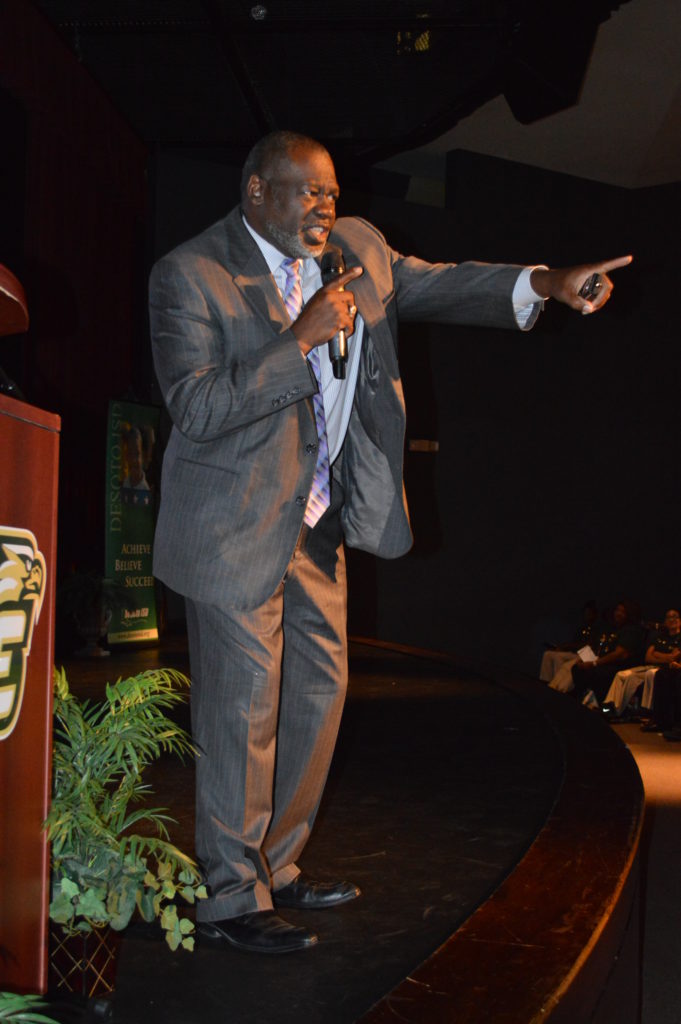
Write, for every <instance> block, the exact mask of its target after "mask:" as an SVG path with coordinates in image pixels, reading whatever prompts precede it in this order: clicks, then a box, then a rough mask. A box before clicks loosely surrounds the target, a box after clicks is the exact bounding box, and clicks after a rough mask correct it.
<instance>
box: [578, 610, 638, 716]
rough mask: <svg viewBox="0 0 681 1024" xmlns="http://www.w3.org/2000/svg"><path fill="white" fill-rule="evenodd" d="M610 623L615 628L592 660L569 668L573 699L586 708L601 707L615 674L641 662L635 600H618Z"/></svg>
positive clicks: (579, 662)
mask: <svg viewBox="0 0 681 1024" xmlns="http://www.w3.org/2000/svg"><path fill="white" fill-rule="evenodd" d="M612 622H613V627H614V629H613V630H612V631H611V632H610V634H609V635H608V637H607V639H606V643H605V644H603V645H602V646H600V647H599V650H598V651H597V652H596V657H595V659H594V660H593V661H578V662H577V663H576V664H575V665H573V666H572V670H571V671H572V682H573V684H574V688H575V693H576V696H577V697H578V699H579V700H581V701H582V702H583V703H584V704H588V706H589V707H595V708H598V707H600V705H601V702H602V701H603V698H604V697H605V694H606V692H607V690H608V688H609V686H610V683H611V682H612V680H613V676H614V675H615V673H616V672H618V671H619V670H621V669H623V668H631V667H632V666H634V665H640V663H641V661H642V660H643V645H644V642H645V631H644V629H643V627H642V626H641V610H640V608H639V606H638V605H637V604H636V603H635V602H634V601H618V603H617V604H616V606H615V608H614V610H613V613H612ZM606 645H607V652H606V650H605V647H606Z"/></svg>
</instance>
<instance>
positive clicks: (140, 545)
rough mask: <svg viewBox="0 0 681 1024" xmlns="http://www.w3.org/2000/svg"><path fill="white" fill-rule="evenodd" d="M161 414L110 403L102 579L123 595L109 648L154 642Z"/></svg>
mask: <svg viewBox="0 0 681 1024" xmlns="http://www.w3.org/2000/svg"><path fill="white" fill-rule="evenodd" d="M159 413H160V410H159V409H158V408H157V407H156V406H153V405H143V404H141V403H138V402H125V401H111V402H109V420H108V429H107V445H106V576H107V577H108V578H109V579H111V580H114V581H115V582H116V583H119V584H121V585H122V586H123V587H125V589H126V593H127V597H128V600H127V601H125V603H124V607H118V608H115V609H114V610H113V615H112V619H111V623H110V625H109V629H108V639H109V643H113V644H121V643H134V642H137V641H142V640H156V639H158V621H157V615H156V586H155V581H154V577H153V575H152V571H151V563H152V544H153V539H154V525H155V522H156V505H157V501H158V480H159V473H158V454H157V450H156V446H157V438H158V423H159Z"/></svg>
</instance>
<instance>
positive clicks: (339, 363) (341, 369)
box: [321, 245, 348, 380]
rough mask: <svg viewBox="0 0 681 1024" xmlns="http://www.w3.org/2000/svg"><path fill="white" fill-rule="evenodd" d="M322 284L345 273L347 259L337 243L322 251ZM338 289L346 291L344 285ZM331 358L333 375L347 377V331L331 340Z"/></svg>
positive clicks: (340, 332) (341, 378) (341, 377)
mask: <svg viewBox="0 0 681 1024" xmlns="http://www.w3.org/2000/svg"><path fill="white" fill-rule="evenodd" d="M321 271H322V284H328V283H329V282H330V281H333V280H334V278H336V277H340V276H341V274H344V273H345V260H344V259H343V253H342V252H341V250H340V249H339V248H338V246H337V245H327V246H326V249H325V250H324V252H323V253H322V262H321ZM338 291H340V292H342V291H344V288H343V286H342V285H341V287H340V288H339V289H338ZM329 359H330V360H331V364H332V366H333V375H334V377H336V379H337V380H344V379H345V364H346V363H347V361H348V343H347V340H346V338H345V331H339V332H338V334H337V335H336V336H335V337H334V338H332V339H331V341H330V342H329Z"/></svg>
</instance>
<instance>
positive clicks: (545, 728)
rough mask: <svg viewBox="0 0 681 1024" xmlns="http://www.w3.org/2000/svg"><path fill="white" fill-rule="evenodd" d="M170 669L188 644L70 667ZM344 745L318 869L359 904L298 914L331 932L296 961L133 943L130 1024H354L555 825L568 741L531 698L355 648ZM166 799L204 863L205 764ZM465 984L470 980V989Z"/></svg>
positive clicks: (138, 934) (414, 657)
mask: <svg viewBox="0 0 681 1024" xmlns="http://www.w3.org/2000/svg"><path fill="white" fill-rule="evenodd" d="M154 664H159V665H163V666H168V667H177V668H180V669H181V670H183V671H188V666H187V658H186V648H185V646H184V643H183V641H181V640H180V641H172V642H169V643H165V644H164V645H163V646H162V647H160V648H152V649H147V650H143V651H139V652H137V653H134V654H131V653H130V652H125V653H114V654H112V656H111V657H110V658H108V659H102V661H101V662H98V663H96V664H93V662H92V661H88V662H82V661H77V660H72V661H70V662H69V663H68V665H67V674H68V677H69V679H70V682H71V685H72V688H73V690H74V691H75V692H77V693H79V694H87V695H88V696H90V697H92V698H95V699H96V698H97V696H98V695H99V694H100V693H101V692H102V688H103V683H104V681H106V680H113V679H115V678H118V676H120V675H123V676H125V675H129V674H132V673H134V672H137V671H140V670H141V669H142V668H144V667H149V666H151V665H154ZM350 669H351V676H350V680H351V681H350V690H349V697H348V701H347V706H346V710H345V713H344V718H343V723H342V727H341V733H340V737H339V742H338V747H337V750H336V755H335V758H334V762H333V766H332V771H331V775H330V779H329V783H328V786H327V789H326V793H325V797H324V800H323V804H322V808H321V810H320V814H319V818H318V822H317V826H316V828H315V830H314V833H313V836H312V838H311V840H310V842H309V844H308V847H307V849H306V851H305V854H304V858H303V862H302V863H303V867H304V868H305V870H306V871H307V872H309V873H310V874H311V875H313V876H316V877H319V878H322V879H324V878H327V879H337V878H347V879H350V880H352V881H353V882H356V883H357V884H358V885H359V886H360V887H361V889H362V897H361V899H359V900H357V901H354V902H352V903H349V904H346V905H345V906H343V907H340V908H338V909H336V910H334V911H326V912H308V913H305V914H303V913H301V912H294V911H290V912H286V915H285V916H286V917H287V918H288V919H289V920H291V921H292V922H294V923H298V922H300V923H303V922H305V923H306V924H308V925H309V926H311V927H312V928H314V929H315V930H316V931H318V933H319V936H320V942H319V944H318V945H317V946H316V947H314V948H313V949H311V950H309V951H305V952H302V953H295V954H289V955H286V956H282V957H265V956H254V955H249V954H244V953H240V952H238V951H234V950H230V949H227V950H223V949H215V948H201V947H200V945H198V944H197V948H196V950H195V951H194V953H192V954H190V953H186V952H184V951H180V952H177V953H174V954H173V953H171V952H170V951H169V950H168V949H167V948H166V946H165V944H164V943H163V941H162V940H161V939H160V938H159V936H158V935H157V934H156V933H154V932H153V931H150V930H149V929H148V928H147V927H146V926H135V927H133V928H131V929H129V930H128V931H126V932H125V933H124V935H123V941H122V946H121V952H120V960H119V967H118V974H117V981H116V992H115V995H114V997H113V1010H114V1020H115V1021H118V1022H120V1024H153V1022H163V1024H194V1022H195V1024H218V1022H219V1024H225V1022H229V1024H237V1022H238V1024H251V1022H253V1024H255V1022H258V1024H262V1022H267V1024H289V1022H290V1024H293V1022H296V1024H299V1022H301V1021H305V1022H306V1024H315V1022H319V1024H321V1022H324V1024H351V1022H354V1021H357V1020H359V1019H360V1018H361V1017H362V1016H363V1015H364V1014H365V1013H367V1012H368V1011H369V1010H370V1008H371V1007H372V1006H373V1005H374V1004H375V1003H377V1002H378V1001H380V1000H381V999H382V998H383V997H384V996H385V995H386V994H387V993H388V992H390V991H391V990H392V989H393V988H394V987H395V986H397V985H399V983H400V982H402V981H403V979H405V978H407V977H408V976H409V975H410V974H411V972H412V971H413V970H414V969H415V968H417V967H418V965H419V964H421V963H422V962H423V961H424V960H426V959H427V958H428V957H430V956H431V954H433V953H434V952H435V951H436V950H437V949H438V947H440V946H441V945H442V944H443V943H444V942H446V940H447V939H448V938H449V937H450V936H451V935H452V933H454V932H455V931H456V930H457V928H459V926H460V925H461V924H462V923H463V922H465V921H466V920H467V919H468V918H469V917H470V915H471V914H472V913H473V912H474V911H475V910H476V908H478V907H479V906H480V905H481V904H482V903H484V901H485V900H486V899H487V898H488V897H489V896H490V894H492V893H493V892H494V891H495V890H496V889H497V888H498V887H499V885H500V884H501V883H502V882H503V880H504V879H505V878H507V876H509V875H510V874H511V873H512V872H513V870H514V868H515V867H516V865H517V864H518V863H519V861H520V860H521V859H522V858H523V856H524V855H525V853H526V851H527V850H528V849H529V847H530V846H531V845H532V843H533V841H534V839H535V838H536V836H537V835H538V834H539V832H540V830H541V829H542V827H543V825H544V823H545V822H546V820H547V817H548V815H549V814H550V812H551V810H552V807H553V806H554V803H555V801H556V799H557V795H558V793H559V791H560V789H561V785H562V782H563V776H564V754H563V749H562V744H561V742H560V739H559V737H558V736H557V734H556V732H555V730H554V728H553V726H552V725H551V723H550V721H549V719H548V718H547V716H546V715H545V713H544V710H543V708H542V705H541V702H539V703H535V702H533V701H531V700H528V699H527V698H526V695H524V694H522V693H516V692H514V691H513V690H512V689H509V688H506V687H503V686H499V685H497V684H495V683H493V682H490V681H488V680H486V679H485V678H482V677H478V676H475V675H473V674H470V673H459V672H458V671H455V670H454V669H453V668H452V665H451V663H449V662H446V661H439V660H438V659H433V658H431V657H426V656H424V655H422V654H419V653H414V652H410V651H407V650H395V649H391V648H386V647H383V646H377V645H373V644H371V643H368V642H367V643H363V642H353V643H352V644H351V659H350ZM153 785H154V789H155V797H154V803H155V804H156V805H162V806H167V807H168V808H169V809H170V812H171V814H172V815H173V817H174V818H176V819H177V821H178V825H177V826H176V827H173V830H172V836H173V839H174V840H175V841H176V842H177V844H178V845H180V846H181V847H182V848H184V849H186V850H187V851H188V852H191V851H192V850H193V836H192V833H193V769H192V766H191V765H184V766H183V765H182V764H181V763H180V762H179V761H176V760H173V759H165V760H164V761H163V763H162V764H161V765H159V767H158V769H155V770H154V774H153ZM463 980H464V981H465V979H463Z"/></svg>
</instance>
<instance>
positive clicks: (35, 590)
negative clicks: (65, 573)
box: [0, 526, 46, 740]
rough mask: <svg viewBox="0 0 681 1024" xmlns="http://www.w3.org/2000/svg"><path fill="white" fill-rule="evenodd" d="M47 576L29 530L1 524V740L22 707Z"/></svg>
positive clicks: (10, 729) (5, 736)
mask: <svg viewBox="0 0 681 1024" xmlns="http://www.w3.org/2000/svg"><path fill="white" fill-rule="evenodd" d="M45 578H46V569H45V559H44V557H43V555H42V553H41V552H40V551H39V550H38V543H37V541H36V539H35V537H34V536H33V534H32V533H31V532H30V530H15V529H13V528H12V527H9V526H0V740H5V739H7V737H8V736H9V735H10V733H11V732H12V730H13V729H14V727H15V725H16V724H17V721H18V718H19V712H20V711H21V702H22V700H23V699H24V687H25V685H26V669H27V666H28V656H29V654H30V651H31V640H32V639H33V627H34V626H35V624H36V622H37V621H38V618H39V616H40V609H41V608H42V604H43V597H44V596H45Z"/></svg>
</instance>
